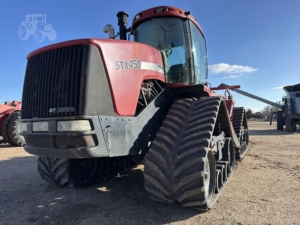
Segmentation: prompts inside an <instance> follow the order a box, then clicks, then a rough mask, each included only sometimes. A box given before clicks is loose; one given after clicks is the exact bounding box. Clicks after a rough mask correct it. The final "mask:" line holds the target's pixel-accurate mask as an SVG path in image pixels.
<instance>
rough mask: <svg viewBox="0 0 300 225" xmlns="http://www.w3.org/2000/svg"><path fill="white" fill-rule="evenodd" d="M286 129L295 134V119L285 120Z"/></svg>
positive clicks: (288, 118)
mask: <svg viewBox="0 0 300 225" xmlns="http://www.w3.org/2000/svg"><path fill="white" fill-rule="evenodd" d="M285 127H286V130H287V131H288V132H295V131H296V123H295V121H294V120H293V118H291V117H287V118H286V119H285Z"/></svg>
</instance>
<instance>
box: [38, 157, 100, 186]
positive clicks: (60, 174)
mask: <svg viewBox="0 0 300 225" xmlns="http://www.w3.org/2000/svg"><path fill="white" fill-rule="evenodd" d="M37 163H38V173H39V174H40V176H41V178H43V179H45V180H47V181H50V182H52V183H56V184H59V185H62V186H68V187H84V186H88V185H90V184H91V182H92V181H93V178H94V177H95V175H96V172H97V169H98V159H67V158H52V157H43V156H39V158H38V161H37Z"/></svg>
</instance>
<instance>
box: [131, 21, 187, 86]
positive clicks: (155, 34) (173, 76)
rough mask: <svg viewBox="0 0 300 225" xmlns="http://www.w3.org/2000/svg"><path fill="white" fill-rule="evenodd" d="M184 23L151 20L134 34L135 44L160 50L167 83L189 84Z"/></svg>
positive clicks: (144, 23) (139, 27) (140, 26)
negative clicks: (142, 44) (138, 43)
mask: <svg viewBox="0 0 300 225" xmlns="http://www.w3.org/2000/svg"><path fill="white" fill-rule="evenodd" d="M184 26H185V24H184V22H183V21H182V20H181V19H179V18H173V17H160V18H152V19H151V20H148V21H146V22H143V23H142V24H140V25H139V26H138V27H137V28H136V29H135V32H134V39H135V41H136V42H141V43H144V44H147V45H150V46H152V47H154V48H157V49H158V50H160V52H161V53H162V56H163V60H164V66H165V74H166V82H167V83H190V80H189V79H190V76H189V75H190V71H189V70H190V68H191V66H190V63H191V62H190V61H191V59H190V57H188V56H187V52H189V47H188V41H187V40H186V39H187V38H186V32H185V29H184Z"/></svg>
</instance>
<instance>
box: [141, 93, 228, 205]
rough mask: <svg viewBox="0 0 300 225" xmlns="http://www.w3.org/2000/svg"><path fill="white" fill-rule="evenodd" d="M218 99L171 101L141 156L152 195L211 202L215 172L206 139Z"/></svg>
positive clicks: (189, 202) (177, 200)
mask: <svg viewBox="0 0 300 225" xmlns="http://www.w3.org/2000/svg"><path fill="white" fill-rule="evenodd" d="M221 101H222V100H221V99H220V98H215V97H209V98H201V99H199V100H196V99H179V100H176V101H175V102H174V104H173V105H172V107H171V109H170V110H169V112H168V114H167V116H166V118H165V120H164V121H163V124H162V126H161V127H160V129H159V131H158V133H157V135H156V138H155V139H154V141H153V143H152V145H151V147H150V149H149V151H148V153H147V154H146V157H145V167H144V185H145V189H146V190H147V191H148V192H149V193H150V194H151V195H152V196H154V199H156V200H159V201H162V202H165V203H169V204H170V203H179V204H180V205H182V206H184V207H193V208H196V209H201V210H208V209H210V208H211V207H212V205H213V204H214V203H215V201H216V199H217V198H216V195H215V191H216V179H217V177H216V174H217V173H216V162H215V156H214V154H213V152H212V151H211V149H210V141H211V137H212V133H213V130H214V126H215V123H216V120H217V115H218V113H219V107H220V104H221ZM223 106H224V108H223V109H224V110H226V109H225V107H226V106H225V104H224V105H223ZM224 116H226V115H225V113H224ZM221 119H223V120H224V118H221ZM224 121H225V120H224ZM228 121H229V118H228ZM228 123H229V122H228Z"/></svg>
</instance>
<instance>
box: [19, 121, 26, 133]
mask: <svg viewBox="0 0 300 225" xmlns="http://www.w3.org/2000/svg"><path fill="white" fill-rule="evenodd" d="M20 131H21V132H27V123H21V125H20Z"/></svg>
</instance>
